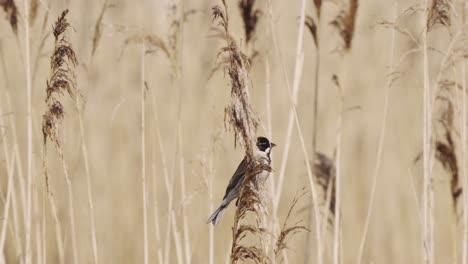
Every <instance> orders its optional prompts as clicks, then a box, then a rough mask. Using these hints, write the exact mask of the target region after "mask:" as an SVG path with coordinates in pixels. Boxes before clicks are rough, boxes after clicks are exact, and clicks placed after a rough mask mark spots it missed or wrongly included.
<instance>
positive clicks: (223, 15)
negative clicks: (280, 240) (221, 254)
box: [212, 0, 271, 263]
mask: <svg viewBox="0 0 468 264" xmlns="http://www.w3.org/2000/svg"><path fill="white" fill-rule="evenodd" d="M222 2H223V7H224V10H223V9H221V7H219V6H215V7H213V8H212V11H213V21H215V20H216V21H217V22H218V26H220V27H221V28H222V29H223V30H224V36H225V40H226V44H227V45H226V47H224V48H222V49H221V51H220V53H219V54H218V56H221V55H222V56H224V57H223V61H225V62H226V64H225V67H226V69H227V72H228V74H229V77H230V80H231V102H230V104H229V105H228V106H227V107H226V108H225V126H226V127H228V128H229V129H230V130H232V131H233V132H234V138H235V140H234V144H235V145H236V143H237V142H240V144H241V145H242V146H243V147H244V148H245V153H246V154H245V156H246V161H247V170H246V175H245V178H244V181H243V183H242V188H241V190H240V194H239V199H238V203H237V205H238V207H237V210H236V213H235V217H234V225H233V227H232V235H233V239H232V247H231V263H237V262H239V261H243V260H253V261H255V262H256V263H267V262H269V258H268V256H267V253H266V252H265V249H264V248H262V247H259V246H257V245H256V244H254V245H251V244H250V245H246V244H245V242H244V241H243V240H244V239H245V238H246V237H248V236H249V234H250V235H251V236H253V238H254V239H255V240H256V241H258V244H261V245H263V241H264V238H263V237H264V235H265V234H266V233H267V230H266V229H265V228H264V223H263V215H264V214H265V208H264V205H263V204H264V198H263V197H264V192H265V190H264V186H263V183H259V182H257V180H256V177H255V176H256V175H257V174H258V173H260V172H262V171H271V167H270V166H268V165H264V164H262V163H261V162H259V161H257V160H256V159H255V156H254V146H255V145H254V141H255V140H256V136H255V133H256V129H257V126H258V123H259V119H258V117H257V115H256V113H255V112H254V111H253V109H252V106H251V105H250V102H249V96H248V88H249V87H248V85H249V75H248V64H249V62H248V59H247V56H245V55H244V54H243V53H242V52H241V51H240V50H239V48H238V46H237V44H236V42H235V41H234V40H233V38H231V37H230V34H229V18H228V13H227V6H226V2H225V0H223V1H222ZM249 215H252V216H253V217H254V218H255V220H256V221H255V223H256V224H255V225H254V224H249V223H248V222H247V221H248V218H249Z"/></svg>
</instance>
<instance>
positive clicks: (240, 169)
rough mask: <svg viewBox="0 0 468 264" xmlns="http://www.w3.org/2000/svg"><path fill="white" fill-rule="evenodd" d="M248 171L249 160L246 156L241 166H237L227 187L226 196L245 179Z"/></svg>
mask: <svg viewBox="0 0 468 264" xmlns="http://www.w3.org/2000/svg"><path fill="white" fill-rule="evenodd" d="M246 171H247V160H246V158H244V159H243V160H242V161H241V163H240V164H239V166H237V170H236V172H234V175H232V177H231V180H230V181H229V185H228V186H227V188H226V193H225V194H224V197H223V199H224V198H226V196H227V195H228V194H229V192H230V191H232V190H235V188H236V186H237V185H239V184H241V183H242V181H243V180H244V176H245V172H246Z"/></svg>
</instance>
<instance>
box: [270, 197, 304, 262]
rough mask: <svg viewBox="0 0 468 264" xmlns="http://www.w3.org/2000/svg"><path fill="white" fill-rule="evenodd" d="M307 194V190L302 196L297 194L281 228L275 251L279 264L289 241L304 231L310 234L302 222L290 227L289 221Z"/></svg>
mask: <svg viewBox="0 0 468 264" xmlns="http://www.w3.org/2000/svg"><path fill="white" fill-rule="evenodd" d="M306 193H307V192H306V191H305V188H302V193H301V194H299V193H296V195H295V196H294V199H293V201H292V203H291V206H290V207H289V211H288V214H287V215H286V219H285V220H284V224H283V227H282V228H281V232H280V235H279V236H278V239H277V240H276V246H275V249H274V253H275V259H276V262H277V263H280V257H281V255H280V253H281V251H282V250H284V249H288V245H287V242H288V239H290V238H291V237H293V236H294V235H296V234H299V233H301V232H302V231H307V232H310V230H309V229H308V228H307V227H305V226H304V225H301V222H302V220H301V221H298V222H296V223H294V224H293V225H291V226H288V220H289V219H290V218H291V215H292V212H293V211H294V208H295V207H296V205H297V203H298V202H299V200H301V198H303V197H304V196H305V195H306Z"/></svg>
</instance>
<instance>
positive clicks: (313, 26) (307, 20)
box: [305, 16, 318, 47]
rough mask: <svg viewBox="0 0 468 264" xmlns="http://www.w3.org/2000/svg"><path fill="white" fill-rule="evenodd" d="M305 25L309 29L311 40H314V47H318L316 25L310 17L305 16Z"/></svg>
mask: <svg viewBox="0 0 468 264" xmlns="http://www.w3.org/2000/svg"><path fill="white" fill-rule="evenodd" d="M305 25H306V27H307V28H308V29H309V32H310V34H311V35H312V38H314V43H315V47H318V40H317V39H318V38H317V24H315V21H314V19H313V18H312V17H311V16H306V18H305Z"/></svg>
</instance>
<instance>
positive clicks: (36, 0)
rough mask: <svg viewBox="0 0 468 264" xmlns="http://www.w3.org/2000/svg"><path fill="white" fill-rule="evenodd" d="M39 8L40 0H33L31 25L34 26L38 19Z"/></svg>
mask: <svg viewBox="0 0 468 264" xmlns="http://www.w3.org/2000/svg"><path fill="white" fill-rule="evenodd" d="M38 9H39V0H31V2H30V3H29V26H31V27H32V26H33V25H34V22H35V21H36V17H37V11H38Z"/></svg>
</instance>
